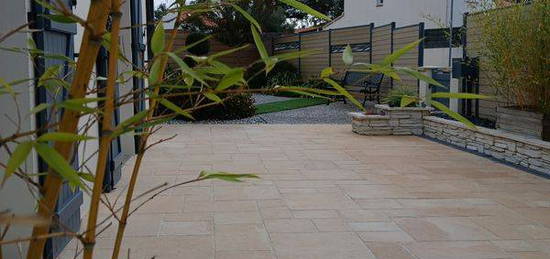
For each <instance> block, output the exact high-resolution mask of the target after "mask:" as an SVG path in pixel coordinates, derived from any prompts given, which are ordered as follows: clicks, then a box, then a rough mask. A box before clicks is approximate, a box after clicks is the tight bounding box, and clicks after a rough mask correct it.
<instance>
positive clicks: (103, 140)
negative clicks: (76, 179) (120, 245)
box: [84, 0, 122, 259]
mask: <svg viewBox="0 0 550 259" xmlns="http://www.w3.org/2000/svg"><path fill="white" fill-rule="evenodd" d="M110 9H111V17H112V24H111V42H110V44H111V46H110V49H109V74H108V76H107V84H106V87H105V97H106V98H105V106H104V108H103V119H102V122H101V123H102V125H101V128H102V134H101V137H100V142H99V152H98V158H97V166H96V175H95V181H94V187H93V190H92V198H91V201H90V212H89V213H88V226H87V232H86V235H85V237H84V240H85V244H84V259H92V257H93V252H94V245H95V237H96V224H97V214H98V212H99V201H100V199H101V193H102V192H103V179H104V178H105V168H106V166H107V160H108V155H109V150H110V147H111V140H112V137H111V132H112V131H113V127H112V122H113V112H114V105H115V87H116V79H117V76H118V74H117V65H118V52H119V46H118V45H119V35H120V20H121V18H122V13H121V12H120V0H111V8H110Z"/></svg>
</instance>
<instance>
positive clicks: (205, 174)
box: [199, 171, 259, 182]
mask: <svg viewBox="0 0 550 259" xmlns="http://www.w3.org/2000/svg"><path fill="white" fill-rule="evenodd" d="M245 178H248V179H258V178H259V177H258V176H257V175H255V174H233V173H228V172H222V171H201V173H200V174H199V179H202V180H207V179H218V180H222V181H228V182H242V179H245Z"/></svg>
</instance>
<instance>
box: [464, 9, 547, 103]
mask: <svg viewBox="0 0 550 259" xmlns="http://www.w3.org/2000/svg"><path fill="white" fill-rule="evenodd" d="M529 2H531V3H530V4H528V5H524V4H518V5H512V6H509V7H507V8H501V9H498V10H489V11H486V12H482V13H479V14H475V15H473V16H470V17H469V24H476V23H477V24H479V25H480V26H479V27H480V32H479V33H478V34H476V35H479V39H480V44H479V46H477V47H479V50H480V52H481V53H480V54H481V57H480V66H481V71H482V73H483V75H484V76H486V77H487V79H488V81H489V82H490V83H491V86H492V87H493V88H494V89H495V91H496V92H497V94H498V95H499V96H502V97H503V98H504V99H505V100H506V101H507V102H509V103H512V104H515V105H519V106H520V107H522V108H524V109H535V110H537V111H539V112H542V113H545V114H550V92H549V90H548V89H549V86H550V49H549V46H550V19H549V18H548V17H550V1H548V0H533V1H529Z"/></svg>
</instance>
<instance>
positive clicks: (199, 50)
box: [185, 32, 210, 56]
mask: <svg viewBox="0 0 550 259" xmlns="http://www.w3.org/2000/svg"><path fill="white" fill-rule="evenodd" d="M206 37H207V35H206V34H204V33H200V32H192V33H190V34H189V35H187V38H186V39H185V45H186V46H189V45H191V44H193V43H195V42H197V41H200V40H202V39H204V38H206ZM187 51H188V52H189V53H191V54H193V55H196V56H204V55H207V54H208V52H210V40H205V41H203V42H201V43H199V44H197V45H196V46H193V47H191V48H189V49H188V50H187Z"/></svg>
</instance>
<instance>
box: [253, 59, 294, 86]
mask: <svg viewBox="0 0 550 259" xmlns="http://www.w3.org/2000/svg"><path fill="white" fill-rule="evenodd" d="M263 69H264V65H263V64H261V63H256V64H254V65H252V66H251V67H249V68H248V69H247V70H246V72H245V79H246V80H248V86H249V87H250V88H252V89H260V88H265V87H266V86H269V84H268V80H269V79H270V78H272V77H276V76H277V75H278V74H295V75H298V69H297V68H296V67H295V66H294V65H292V63H290V62H287V61H280V62H277V64H276V65H275V67H274V68H273V69H272V70H271V72H270V73H269V74H267V75H266V74H265V73H263V72H262V70H263Z"/></svg>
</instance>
